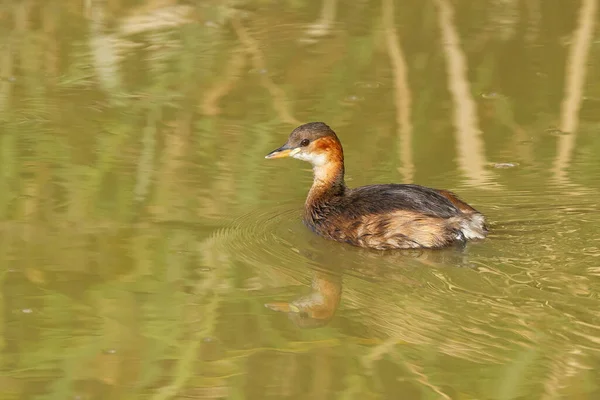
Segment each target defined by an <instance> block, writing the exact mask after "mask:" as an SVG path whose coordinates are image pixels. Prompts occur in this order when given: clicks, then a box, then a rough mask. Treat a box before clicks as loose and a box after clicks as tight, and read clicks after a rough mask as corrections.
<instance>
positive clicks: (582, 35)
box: [554, 0, 598, 183]
mask: <svg viewBox="0 0 600 400" xmlns="http://www.w3.org/2000/svg"><path fill="white" fill-rule="evenodd" d="M597 14H598V0H583V1H582V2H581V8H580V10H579V19H578V22H577V30H576V31H575V33H574V35H573V38H572V41H571V46H570V49H569V56H568V59H567V68H566V77H565V78H566V79H565V89H564V93H565V94H564V96H565V97H564V99H563V102H562V105H561V114H560V129H561V131H563V132H566V133H568V134H567V135H561V136H560V137H559V139H558V144H557V155H556V161H555V163H554V179H555V180H556V181H557V182H559V183H566V181H568V178H567V172H566V170H567V168H568V167H569V164H570V163H571V157H572V154H573V149H574V147H575V141H576V140H577V128H578V126H579V109H580V108H581V101H582V100H583V89H584V85H585V76H586V72H587V68H588V57H589V53H590V47H591V45H592V41H593V35H594V25H595V23H596V19H597V18H598V15H597Z"/></svg>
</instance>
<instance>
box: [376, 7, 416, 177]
mask: <svg viewBox="0 0 600 400" xmlns="http://www.w3.org/2000/svg"><path fill="white" fill-rule="evenodd" d="M381 12H382V18H383V26H384V29H385V36H386V43H387V51H388V55H389V57H390V62H391V64H392V74H393V76H394V100H395V104H396V125H397V129H398V137H399V139H400V140H399V146H398V147H399V154H400V162H401V163H402V166H401V167H400V168H399V170H400V173H401V174H402V177H403V180H404V182H407V183H410V182H412V181H413V178H414V169H415V168H414V164H413V156H412V122H411V118H410V113H411V102H412V96H411V92H410V86H409V84H408V68H407V65H406V60H405V57H404V52H403V51H402V46H401V45H400V41H399V40H398V32H397V31H396V27H395V24H394V15H395V10H394V1H393V0H383V3H382V7H381Z"/></svg>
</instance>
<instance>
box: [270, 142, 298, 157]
mask: <svg viewBox="0 0 600 400" xmlns="http://www.w3.org/2000/svg"><path fill="white" fill-rule="evenodd" d="M299 151H300V148H299V147H296V148H292V147H290V146H289V145H288V144H287V143H286V144H284V145H283V146H281V147H280V148H278V149H275V150H273V151H272V152H270V153H269V154H267V155H266V156H265V158H284V157H293V156H294V155H296V154H297V153H298V152H299Z"/></svg>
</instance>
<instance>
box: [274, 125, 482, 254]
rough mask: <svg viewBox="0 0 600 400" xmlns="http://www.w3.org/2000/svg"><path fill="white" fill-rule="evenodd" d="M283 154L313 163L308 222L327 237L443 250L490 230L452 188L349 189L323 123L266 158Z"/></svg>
mask: <svg viewBox="0 0 600 400" xmlns="http://www.w3.org/2000/svg"><path fill="white" fill-rule="evenodd" d="M282 157H294V158H297V159H299V160H304V161H308V162H310V163H311V164H312V166H313V172H314V181H313V184H312V187H311V188H310V191H309V193H308V197H307V199H306V204H305V207H304V217H303V220H304V223H305V224H306V225H307V226H308V227H309V228H311V229H312V230H313V231H314V232H316V233H317V234H319V235H321V236H324V237H326V238H329V239H333V240H337V241H339V242H346V243H349V244H352V245H355V246H361V247H369V248H374V249H380V250H384V249H409V248H421V247H425V248H440V247H445V246H449V245H452V244H454V243H462V242H465V241H466V240H467V239H483V238H484V237H485V236H486V234H487V227H486V225H485V219H484V216H483V215H482V214H481V213H479V212H478V211H477V210H475V209H474V208H473V207H471V206H469V205H468V204H467V203H465V202H463V201H462V200H460V199H459V198H458V197H457V196H456V195H455V194H454V193H452V192H449V191H446V190H438V189H431V188H427V187H423V186H419V185H408V184H403V185H402V184H386V185H369V186H361V187H358V188H353V189H350V188H348V187H346V185H345V184H344V152H343V150H342V144H341V143H340V141H339V139H338V137H337V136H336V134H335V132H333V130H331V128H329V126H327V125H326V124H324V123H323V122H311V123H308V124H304V125H301V126H299V127H297V128H296V129H294V130H293V131H292V133H291V134H290V136H289V138H288V140H287V142H286V143H285V144H284V145H283V146H281V147H280V148H278V149H276V150H273V151H272V152H271V153H269V154H268V155H267V156H266V158H282Z"/></svg>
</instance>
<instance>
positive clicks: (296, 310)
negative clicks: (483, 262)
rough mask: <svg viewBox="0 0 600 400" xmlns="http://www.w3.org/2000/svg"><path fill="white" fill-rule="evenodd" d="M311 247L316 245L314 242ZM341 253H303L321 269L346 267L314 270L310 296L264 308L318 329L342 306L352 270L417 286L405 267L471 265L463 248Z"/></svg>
mask: <svg viewBox="0 0 600 400" xmlns="http://www.w3.org/2000/svg"><path fill="white" fill-rule="evenodd" d="M311 243H312V242H311ZM312 244H313V245H314V243H312ZM314 247H317V246H314ZM314 247H313V249H314ZM340 250H341V251H340V252H339V253H337V254H336V255H335V256H334V255H332V253H331V252H330V251H323V249H321V251H319V250H316V251H309V250H304V251H301V253H302V254H303V255H304V256H305V257H306V258H307V259H310V260H311V261H312V262H317V263H319V264H320V265H321V266H323V265H340V264H342V265H344V267H343V268H342V267H329V268H323V267H321V269H315V270H314V271H313V275H312V282H311V291H310V292H309V293H308V294H305V295H302V296H300V297H298V298H296V299H293V300H291V301H289V302H286V301H282V302H271V303H266V304H265V307H267V308H269V309H271V310H273V311H277V312H282V313H286V314H287V315H288V317H289V319H290V320H292V322H293V323H294V324H295V325H296V326H297V327H299V328H319V327H323V326H325V325H327V324H328V323H329V322H330V321H331V319H332V318H333V317H334V315H335V312H336V310H337V308H338V307H339V305H340V299H341V296H342V276H343V274H345V273H349V272H350V271H352V272H351V273H352V275H357V276H360V277H362V278H364V279H368V280H369V281H371V282H387V281H390V280H393V281H395V282H398V283H400V284H403V285H410V286H414V285H419V284H420V283H419V282H416V281H414V280H412V279H410V278H409V277H407V276H406V275H405V274H403V273H402V272H401V270H402V268H403V267H408V266H410V265H413V266H414V265H415V264H414V263H415V262H416V263H418V265H419V268H428V267H433V268H440V267H446V266H453V267H468V266H469V265H468V261H467V257H466V253H465V247H464V246H455V247H452V248H447V249H440V250H429V251H423V250H413V251H410V250H409V251H398V252H388V253H385V254H383V253H382V252H377V251H371V250H369V249H355V248H350V247H348V248H345V247H344V248H340ZM346 253H348V254H346ZM348 256H350V257H348ZM346 257H348V258H346ZM384 257H386V258H387V259H388V260H389V261H390V263H389V264H388V266H387V267H385V266H382V265H381V263H380V261H381V259H382V258H384ZM376 265H377V266H376Z"/></svg>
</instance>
